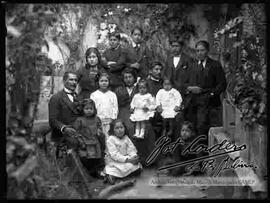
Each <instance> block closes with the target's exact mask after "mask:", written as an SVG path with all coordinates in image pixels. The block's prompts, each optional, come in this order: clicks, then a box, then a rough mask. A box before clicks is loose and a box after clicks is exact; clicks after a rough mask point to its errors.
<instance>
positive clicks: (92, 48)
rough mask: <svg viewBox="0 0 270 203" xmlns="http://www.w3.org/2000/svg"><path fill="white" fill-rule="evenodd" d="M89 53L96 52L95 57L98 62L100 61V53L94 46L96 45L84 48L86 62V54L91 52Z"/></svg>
mask: <svg viewBox="0 0 270 203" xmlns="http://www.w3.org/2000/svg"><path fill="white" fill-rule="evenodd" d="M91 53H94V54H96V56H97V58H98V64H100V62H101V55H100V52H99V50H98V49H97V48H96V47H90V48H88V49H87V50H86V52H85V60H86V63H87V58H88V56H89V55H90V54H91Z"/></svg>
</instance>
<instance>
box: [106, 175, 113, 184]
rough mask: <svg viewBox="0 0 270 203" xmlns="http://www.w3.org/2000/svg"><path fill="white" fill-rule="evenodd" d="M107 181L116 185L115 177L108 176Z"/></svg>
mask: <svg viewBox="0 0 270 203" xmlns="http://www.w3.org/2000/svg"><path fill="white" fill-rule="evenodd" d="M106 178H107V181H108V182H109V183H110V184H111V185H114V184H115V177H114V176H112V175H106Z"/></svg>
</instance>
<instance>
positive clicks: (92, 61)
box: [77, 47, 104, 100]
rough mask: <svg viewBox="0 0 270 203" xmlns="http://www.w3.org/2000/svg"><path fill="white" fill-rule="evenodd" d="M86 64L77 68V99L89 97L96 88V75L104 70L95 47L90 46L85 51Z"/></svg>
mask: <svg viewBox="0 0 270 203" xmlns="http://www.w3.org/2000/svg"><path fill="white" fill-rule="evenodd" d="M85 59H86V64H85V66H83V67H82V68H80V69H79V70H78V73H77V75H78V81H79V89H80V91H79V96H78V99H79V100H82V99H86V98H90V94H91V93H92V92H94V91H96V90H97V89H98V86H97V84H96V75H97V74H98V72H100V71H104V67H103V65H102V63H101V55H100V53H99V51H98V49H97V48H95V47H90V48H89V49H87V50H86V53H85Z"/></svg>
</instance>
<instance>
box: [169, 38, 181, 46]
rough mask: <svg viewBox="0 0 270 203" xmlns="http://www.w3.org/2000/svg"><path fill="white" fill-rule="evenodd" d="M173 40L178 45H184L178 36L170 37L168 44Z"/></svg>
mask: <svg viewBox="0 0 270 203" xmlns="http://www.w3.org/2000/svg"><path fill="white" fill-rule="evenodd" d="M174 42H177V43H178V44H179V45H180V46H184V41H183V40H182V39H180V38H179V37H171V38H170V39H169V43H170V45H172V44H173V43H174Z"/></svg>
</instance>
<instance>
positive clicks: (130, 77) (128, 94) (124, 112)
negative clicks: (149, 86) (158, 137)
mask: <svg viewBox="0 0 270 203" xmlns="http://www.w3.org/2000/svg"><path fill="white" fill-rule="evenodd" d="M122 74H123V80H124V84H125V85H124V86H121V87H118V88H117V89H116V90H115V93H116V96H117V99H118V106H119V114H118V117H119V118H121V119H122V120H123V121H124V122H125V125H126V126H127V129H128V133H129V136H130V139H131V141H132V142H133V143H134V145H135V147H136V148H137V150H138V156H139V157H140V163H141V164H142V165H143V166H146V163H145V161H146V159H147V157H148V156H149V155H150V154H151V152H152V150H153V149H154V144H155V133H154V131H153V128H152V125H151V123H150V122H149V121H148V122H147V123H146V129H145V130H146V131H145V138H144V139H134V137H133V136H131V135H133V134H134V133H135V127H134V122H132V121H131V120H130V119H129V118H130V114H131V112H130V103H131V100H132V98H133V96H134V95H135V94H136V93H138V89H137V87H136V85H135V82H136V80H137V76H136V71H134V69H131V68H126V69H125V70H124V71H123V73H122Z"/></svg>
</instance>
